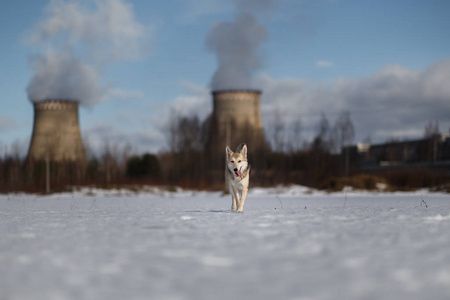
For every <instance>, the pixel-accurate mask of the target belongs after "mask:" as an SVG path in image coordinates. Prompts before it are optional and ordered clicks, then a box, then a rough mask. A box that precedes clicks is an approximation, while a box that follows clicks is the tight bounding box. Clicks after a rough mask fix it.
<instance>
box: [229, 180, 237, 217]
mask: <svg viewBox="0 0 450 300" xmlns="http://www.w3.org/2000/svg"><path fill="white" fill-rule="evenodd" d="M230 194H231V199H232V201H233V203H232V204H231V210H232V211H236V210H237V207H238V192H237V191H236V189H235V188H234V187H233V186H232V185H230Z"/></svg>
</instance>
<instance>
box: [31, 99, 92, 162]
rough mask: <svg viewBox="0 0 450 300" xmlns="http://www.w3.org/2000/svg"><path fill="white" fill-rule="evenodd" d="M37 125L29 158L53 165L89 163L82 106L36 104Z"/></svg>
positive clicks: (62, 102) (49, 102) (68, 103)
mask: <svg viewBox="0 0 450 300" xmlns="http://www.w3.org/2000/svg"><path fill="white" fill-rule="evenodd" d="M33 105H34V125H33V134H32V137H31V143H30V148H29V151H28V158H30V159H35V160H41V159H46V157H47V154H48V155H49V158H50V160H53V161H85V160H86V153H85V150H84V146H83V141H82V139H81V133H80V127H79V121H78V102H75V101H66V100H48V101H40V102H34V104H33Z"/></svg>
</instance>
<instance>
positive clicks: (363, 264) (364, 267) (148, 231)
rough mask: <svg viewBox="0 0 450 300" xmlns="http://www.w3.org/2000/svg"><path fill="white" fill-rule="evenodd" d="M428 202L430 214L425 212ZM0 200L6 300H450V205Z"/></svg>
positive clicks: (353, 194) (399, 196)
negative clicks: (239, 208)
mask: <svg viewBox="0 0 450 300" xmlns="http://www.w3.org/2000/svg"><path fill="white" fill-rule="evenodd" d="M425 204H426V205H427V206H428V207H426V206H425ZM230 208H231V198H230V196H228V195H222V194H221V193H220V192H193V191H185V190H181V189H180V190H177V191H175V192H169V191H166V190H163V189H159V188H148V189H146V190H144V191H143V192H140V193H136V192H133V191H130V190H111V191H106V190H96V189H88V188H85V189H81V190H78V191H75V192H73V193H63V194H53V195H49V196H39V195H24V194H9V195H0V299H1V300H19V299H35V300H39V299H45V300H49V299H50V300H52V299H96V300H98V299H108V300H114V299H450V235H449V232H450V196H449V195H448V194H440V193H429V192H427V191H417V192H411V193H382V192H377V193H371V192H362V191H353V190H350V189H346V191H345V192H341V193H332V194H327V193H325V192H320V191H314V190H310V189H308V188H305V187H300V186H293V187H290V188H282V187H278V188H271V189H261V188H253V189H251V190H250V193H249V195H248V199H247V201H246V206H245V212H244V213H243V214H237V213H233V212H231V211H230Z"/></svg>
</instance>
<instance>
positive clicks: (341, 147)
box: [334, 111, 355, 175]
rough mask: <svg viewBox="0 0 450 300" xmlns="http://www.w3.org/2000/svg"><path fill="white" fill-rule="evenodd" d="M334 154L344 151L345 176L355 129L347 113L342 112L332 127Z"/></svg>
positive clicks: (347, 172) (348, 165)
mask: <svg viewBox="0 0 450 300" xmlns="http://www.w3.org/2000/svg"><path fill="white" fill-rule="evenodd" d="M334 134H335V138H336V141H335V145H336V148H337V149H336V152H340V151H344V152H345V153H344V155H345V175H348V174H349V171H350V151H349V150H350V148H349V147H350V145H351V143H352V142H353V138H354V137H355V129H354V127H353V122H352V120H351V118H350V112H349V111H343V112H341V114H340V115H339V117H338V119H337V120H336V124H335V126H334Z"/></svg>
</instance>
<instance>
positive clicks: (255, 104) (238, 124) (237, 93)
mask: <svg viewBox="0 0 450 300" xmlns="http://www.w3.org/2000/svg"><path fill="white" fill-rule="evenodd" d="M212 95H213V114H212V127H211V132H210V139H209V141H210V144H209V146H210V149H211V150H212V151H217V152H218V153H220V154H221V155H222V154H223V153H224V151H225V147H226V145H229V146H230V147H231V148H236V147H237V146H238V145H239V144H240V143H242V142H245V143H247V145H248V147H249V151H251V152H253V151H256V150H258V149H262V148H264V147H265V146H266V142H265V138H264V129H263V125H262V121H261V110H260V104H259V102H260V96H261V91H257V90H221V91H213V92H212Z"/></svg>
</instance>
